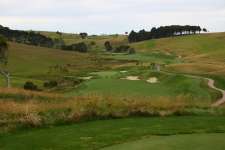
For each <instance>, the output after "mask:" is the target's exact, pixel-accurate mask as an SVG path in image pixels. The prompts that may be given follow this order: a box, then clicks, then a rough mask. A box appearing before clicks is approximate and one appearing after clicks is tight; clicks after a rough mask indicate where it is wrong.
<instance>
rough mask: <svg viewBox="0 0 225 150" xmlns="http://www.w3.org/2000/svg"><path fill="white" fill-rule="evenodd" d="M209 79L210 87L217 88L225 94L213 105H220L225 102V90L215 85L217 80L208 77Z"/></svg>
mask: <svg viewBox="0 0 225 150" xmlns="http://www.w3.org/2000/svg"><path fill="white" fill-rule="evenodd" d="M207 80H208V86H209V87H210V88H212V89H215V90H217V91H220V92H221V93H222V95H223V96H222V98H220V99H218V100H217V102H215V103H213V104H212V107H218V106H220V105H222V104H224V103H225V90H222V89H219V88H217V87H215V84H214V83H215V81H214V80H212V79H208V78H207Z"/></svg>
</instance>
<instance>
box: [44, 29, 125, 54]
mask: <svg viewBox="0 0 225 150" xmlns="http://www.w3.org/2000/svg"><path fill="white" fill-rule="evenodd" d="M40 33H41V34H42V35H45V36H47V37H50V38H53V39H55V38H62V39H63V40H64V42H65V43H66V44H74V43H79V42H85V43H86V44H87V45H89V49H91V50H93V51H102V50H104V49H105V48H104V43H105V42H106V41H110V43H111V44H112V45H114V46H117V45H120V44H127V43H128V40H127V36H125V35H98V36H97V35H90V36H88V37H87V38H86V39H82V38H81V37H80V35H78V34H71V33H62V35H61V36H59V35H58V34H56V32H40ZM91 43H94V44H91Z"/></svg>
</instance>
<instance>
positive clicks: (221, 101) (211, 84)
mask: <svg viewBox="0 0 225 150" xmlns="http://www.w3.org/2000/svg"><path fill="white" fill-rule="evenodd" d="M161 72H163V73H167V74H176V73H171V72H167V71H161ZM179 75H183V76H186V77H191V78H198V79H205V80H207V81H208V86H209V87H210V88H212V89H214V90H216V91H219V92H220V93H221V94H222V98H220V99H218V100H217V101H216V102H214V103H213V104H212V105H211V106H212V107H219V106H220V105H222V104H224V103H225V90H223V89H220V88H217V87H216V86H215V81H214V80H213V79H210V78H205V77H202V76H195V75H188V74H179Z"/></svg>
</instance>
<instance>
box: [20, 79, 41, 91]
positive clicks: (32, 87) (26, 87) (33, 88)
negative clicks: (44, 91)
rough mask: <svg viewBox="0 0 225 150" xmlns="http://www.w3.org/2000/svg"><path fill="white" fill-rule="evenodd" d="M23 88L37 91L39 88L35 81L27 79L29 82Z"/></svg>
mask: <svg viewBox="0 0 225 150" xmlns="http://www.w3.org/2000/svg"><path fill="white" fill-rule="evenodd" d="M23 88H24V89H25V90H31V91H37V90H38V86H37V85H35V84H34V83H33V82H30V81H27V82H26V83H25V84H24V86H23Z"/></svg>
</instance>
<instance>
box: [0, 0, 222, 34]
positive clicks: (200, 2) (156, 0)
mask: <svg viewBox="0 0 225 150" xmlns="http://www.w3.org/2000/svg"><path fill="white" fill-rule="evenodd" d="M224 10H225V1H224V0H213V1H212V0H188V1H187V0H63V1H62V0H38V1H37V0H0V24H3V25H6V26H10V27H12V28H17V29H26V30H28V29H33V30H51V31H56V30H62V31H66V32H81V31H88V32H90V33H123V32H125V31H130V30H131V29H136V30H138V29H142V28H151V27H152V26H160V25H167V24H199V25H202V26H205V27H207V28H210V30H211V31H222V30H225V29H224V24H225V19H224V18H225V13H224Z"/></svg>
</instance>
